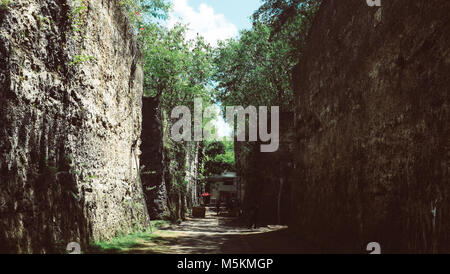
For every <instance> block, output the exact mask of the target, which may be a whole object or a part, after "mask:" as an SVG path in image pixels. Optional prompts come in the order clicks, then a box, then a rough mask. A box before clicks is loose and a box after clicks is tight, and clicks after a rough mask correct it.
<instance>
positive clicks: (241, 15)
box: [169, 0, 261, 45]
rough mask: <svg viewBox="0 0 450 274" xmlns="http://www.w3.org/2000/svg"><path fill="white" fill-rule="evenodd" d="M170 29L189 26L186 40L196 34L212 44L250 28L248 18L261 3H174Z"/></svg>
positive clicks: (226, 0)
mask: <svg viewBox="0 0 450 274" xmlns="http://www.w3.org/2000/svg"><path fill="white" fill-rule="evenodd" d="M172 5H173V12H172V14H171V19H170V20H169V26H173V25H174V24H175V23H176V22H182V23H184V24H188V25H189V26H190V31H189V33H188V38H194V37H195V36H196V35H197V33H198V34H200V35H202V36H203V37H205V39H206V40H207V41H209V42H210V43H211V44H212V45H216V44H217V41H218V40H224V39H228V38H231V37H236V36H237V35H238V34H239V31H240V30H243V29H249V28H251V21H250V16H251V15H252V14H253V12H254V11H255V10H257V9H258V8H259V6H260V5H261V3H260V0H173V1H172Z"/></svg>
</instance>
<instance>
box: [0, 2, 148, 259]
mask: <svg viewBox="0 0 450 274" xmlns="http://www.w3.org/2000/svg"><path fill="white" fill-rule="evenodd" d="M118 2H119V1H115V0H112V1H97V0H85V1H51V0H47V1H30V0H15V1H11V2H10V3H9V4H8V5H7V6H3V7H2V9H1V10H0V60H1V62H0V92H1V96H0V121H1V124H0V216H1V218H0V251H1V252H33V253H43V252H63V251H64V250H65V246H66V245H67V244H68V243H69V242H73V241H76V242H80V243H81V247H82V249H83V247H85V246H86V244H87V243H88V242H91V241H93V240H105V239H109V238H111V237H113V236H115V235H116V234H118V233H121V232H123V233H126V232H130V231H131V230H133V229H135V228H139V227H144V226H147V225H148V214H147V211H146V207H145V206H144V201H143V192H142V186H141V183H140V181H139V180H138V177H137V176H138V169H137V167H139V154H140V151H139V145H140V134H141V104H142V99H141V98H142V78H143V76H142V70H141V67H140V65H139V54H138V51H137V48H136V43H135V40H134V36H133V34H132V31H131V30H130V26H129V24H128V23H127V21H126V18H125V17H124V16H123V14H122V12H121V10H120V7H119V3H118Z"/></svg>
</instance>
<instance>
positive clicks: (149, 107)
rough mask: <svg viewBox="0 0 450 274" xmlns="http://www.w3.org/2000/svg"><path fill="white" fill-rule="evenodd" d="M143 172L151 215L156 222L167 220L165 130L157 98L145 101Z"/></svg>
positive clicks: (145, 99) (143, 110) (143, 113)
mask: <svg viewBox="0 0 450 274" xmlns="http://www.w3.org/2000/svg"><path fill="white" fill-rule="evenodd" d="M142 116H143V122H142V125H143V126H142V145H141V150H142V157H141V172H142V183H143V186H144V193H145V197H146V201H147V207H148V212H149V214H150V217H151V218H152V219H153V220H162V219H166V218H167V217H168V216H169V215H170V213H169V209H168V207H167V189H166V182H165V176H164V165H163V131H162V116H161V106H160V103H159V100H158V98H150V97H144V98H143V106H142Z"/></svg>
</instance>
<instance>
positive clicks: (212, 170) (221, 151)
mask: <svg viewBox="0 0 450 274" xmlns="http://www.w3.org/2000/svg"><path fill="white" fill-rule="evenodd" d="M204 157H205V159H204V160H203V161H204V163H205V166H204V172H203V175H204V176H211V175H214V174H222V173H223V172H225V171H234V170H235V157H234V143H233V142H225V141H223V142H210V143H206V145H205V150H204Z"/></svg>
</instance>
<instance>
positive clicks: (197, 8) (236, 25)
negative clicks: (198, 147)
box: [169, 0, 261, 138]
mask: <svg viewBox="0 0 450 274" xmlns="http://www.w3.org/2000/svg"><path fill="white" fill-rule="evenodd" d="M260 5H261V2H260V0H173V1H172V6H173V7H172V9H173V11H172V13H171V16H170V19H169V27H170V26H173V25H174V24H176V23H177V22H180V23H183V24H187V25H189V31H188V33H187V36H188V37H187V38H189V39H192V38H195V36H196V35H197V33H198V34H200V35H201V36H203V37H205V39H206V41H208V42H210V43H211V45H213V46H215V45H217V41H219V40H225V39H228V38H231V37H237V35H238V34H239V31H241V30H243V29H250V28H251V25H252V24H251V20H250V17H251V15H252V14H253V12H254V11H255V10H257V9H258V8H259V6H260ZM217 110H218V111H220V108H219V106H218V107H217ZM222 117H223V116H222V115H219V118H218V119H217V120H216V121H215V124H216V128H217V135H218V137H219V138H223V137H224V136H230V135H231V128H230V126H229V125H228V124H227V123H226V122H225V121H224V119H223V118H222Z"/></svg>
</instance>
